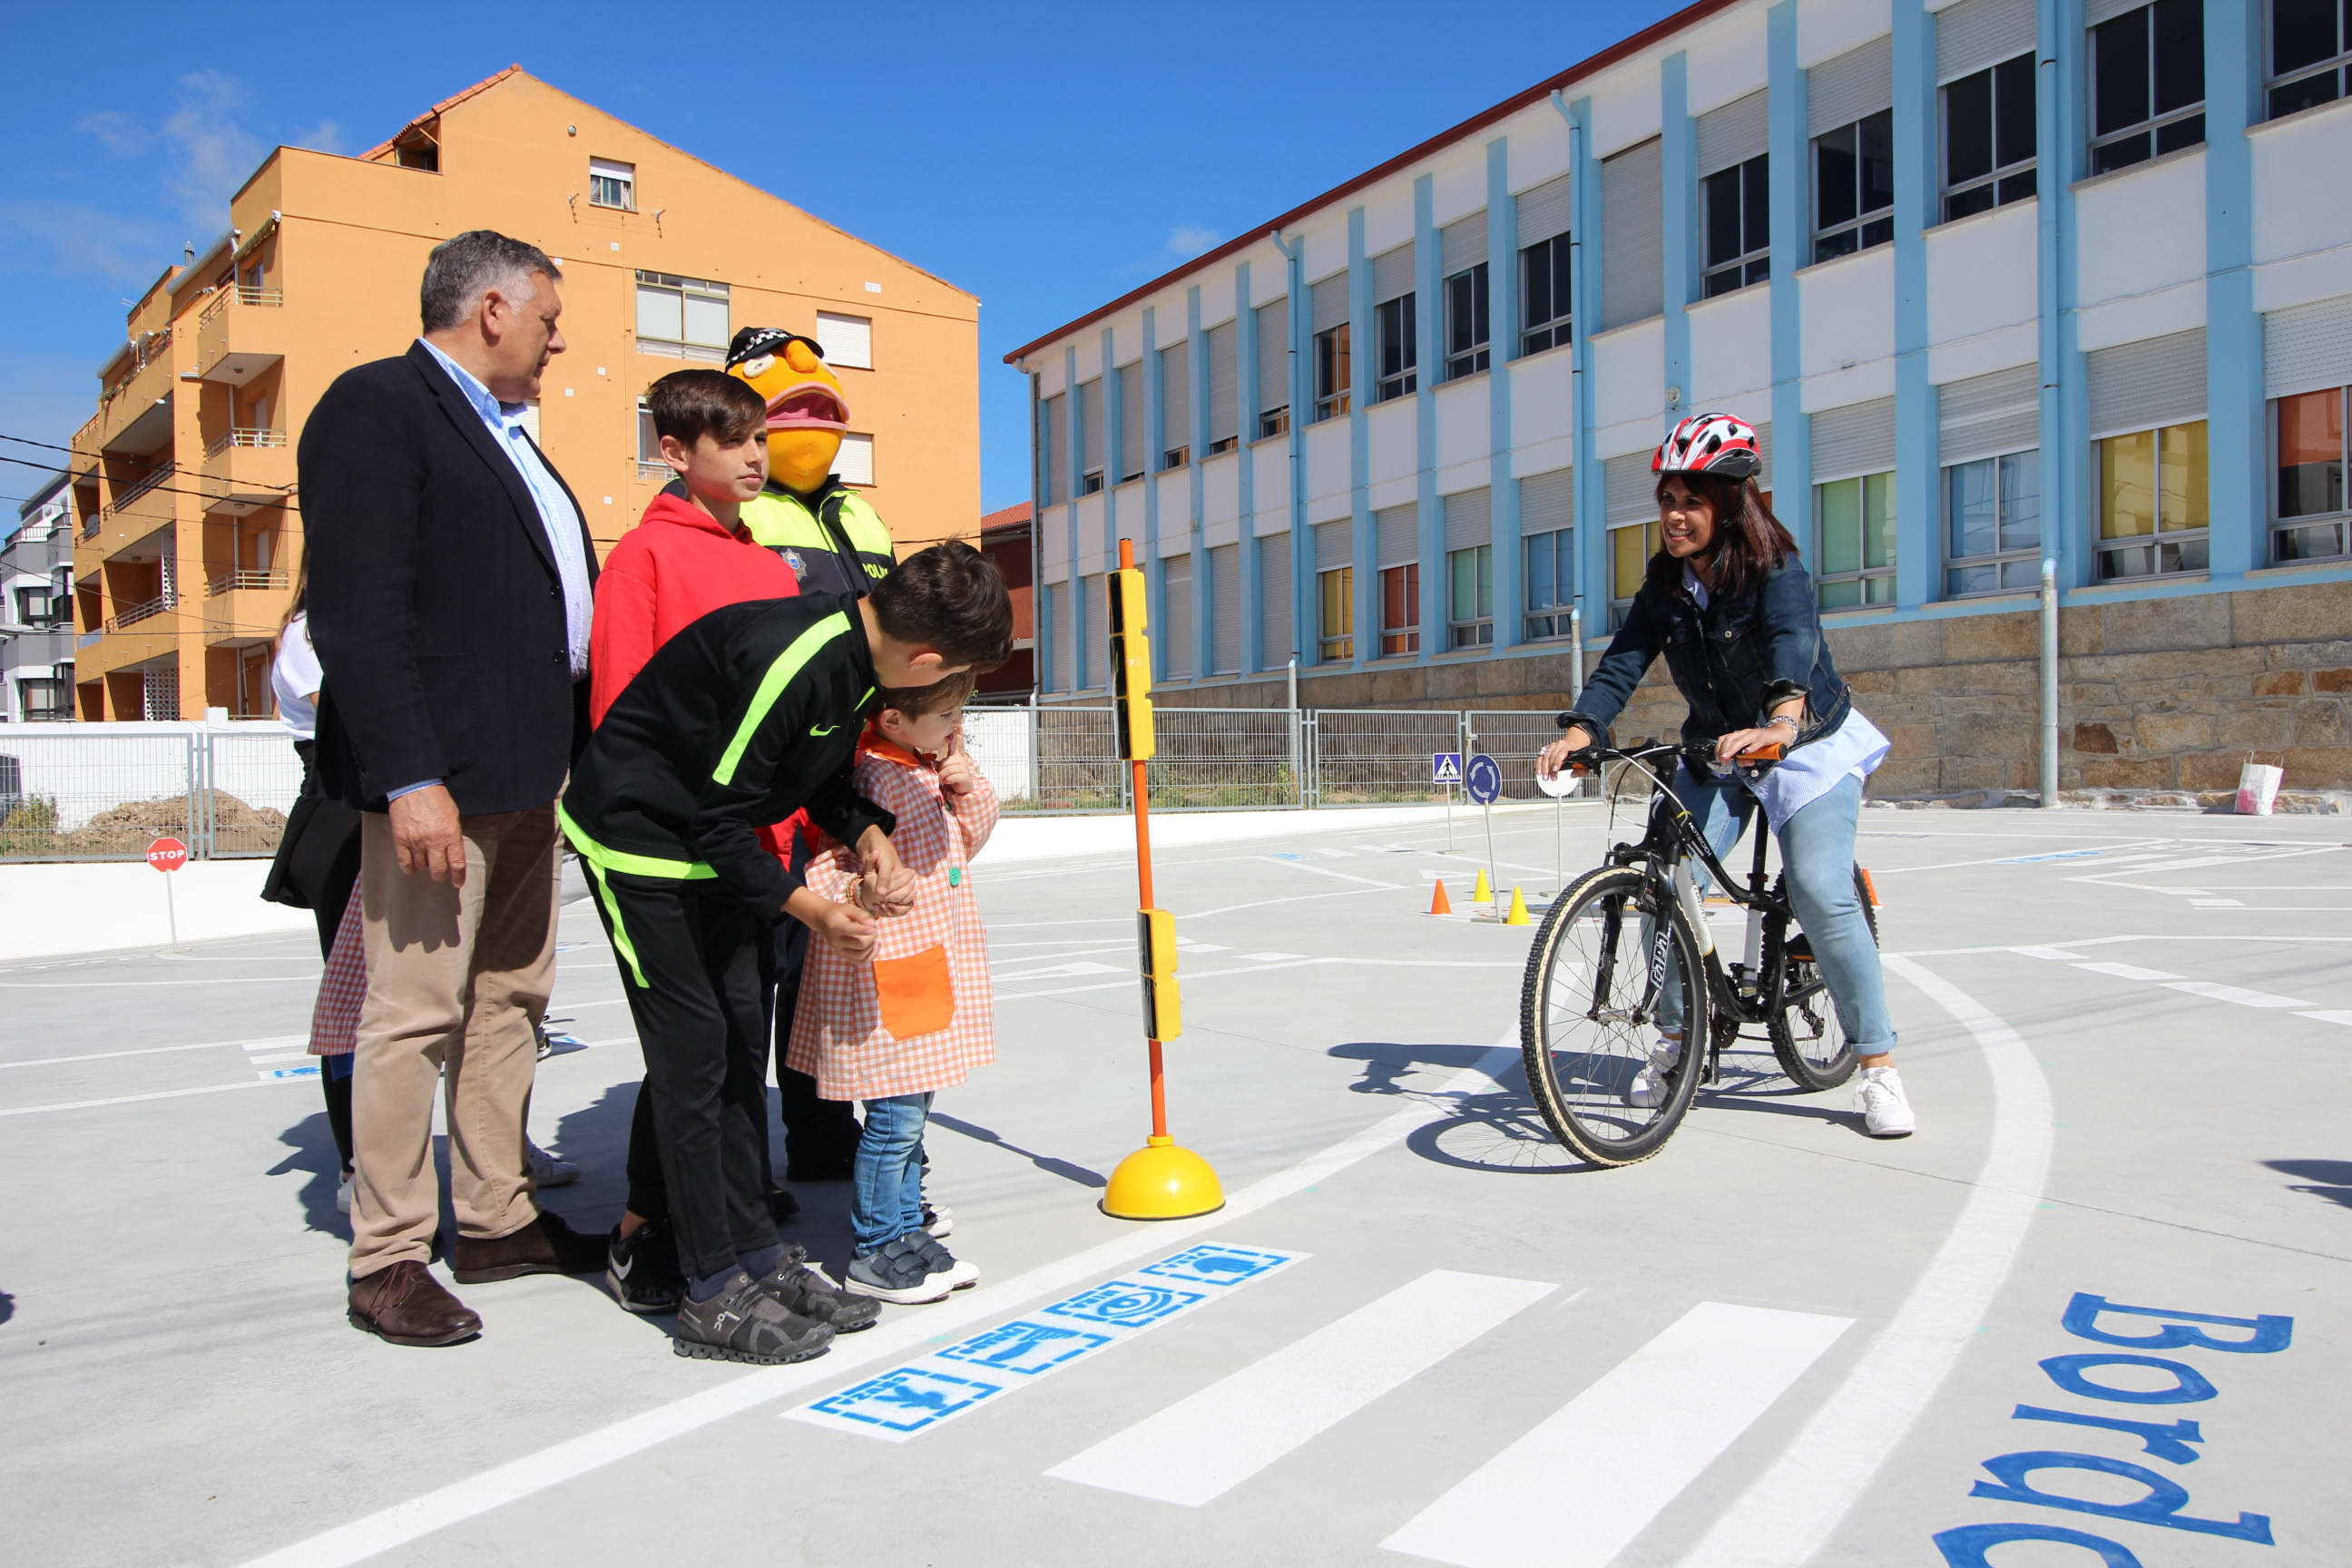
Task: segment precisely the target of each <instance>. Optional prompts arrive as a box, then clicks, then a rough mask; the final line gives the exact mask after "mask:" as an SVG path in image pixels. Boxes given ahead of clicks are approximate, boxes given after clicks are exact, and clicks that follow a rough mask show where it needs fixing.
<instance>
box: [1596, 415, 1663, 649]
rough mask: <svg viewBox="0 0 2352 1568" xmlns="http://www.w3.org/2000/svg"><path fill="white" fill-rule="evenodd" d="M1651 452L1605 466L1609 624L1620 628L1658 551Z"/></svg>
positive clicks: (1628, 455)
mask: <svg viewBox="0 0 2352 1568" xmlns="http://www.w3.org/2000/svg"><path fill="white" fill-rule="evenodd" d="M1651 456H1652V454H1651V453H1648V452H1628V453H1626V454H1625V455H1624V456H1622V457H1618V458H1606V459H1604V460H1603V461H1602V462H1601V519H1602V521H1605V522H1606V523H1607V524H1608V526H1609V602H1610V626H1612V628H1613V627H1616V626H1622V625H1623V624H1624V620H1625V611H1626V609H1627V608H1628V607H1629V606H1630V605H1632V604H1633V595H1636V594H1638V593H1640V592H1641V591H1642V577H1643V574H1644V573H1646V572H1647V571H1648V570H1649V563H1650V557H1651V556H1653V555H1654V554H1656V553H1657V552H1658V500H1657V476H1656V475H1654V474H1653V473H1652V472H1650V458H1651Z"/></svg>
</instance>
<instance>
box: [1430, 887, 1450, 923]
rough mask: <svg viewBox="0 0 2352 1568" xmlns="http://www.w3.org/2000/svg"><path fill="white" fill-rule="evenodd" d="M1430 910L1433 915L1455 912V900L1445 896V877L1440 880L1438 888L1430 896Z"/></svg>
mask: <svg viewBox="0 0 2352 1568" xmlns="http://www.w3.org/2000/svg"><path fill="white" fill-rule="evenodd" d="M1429 912H1430V913H1431V914H1433V915H1450V914H1452V913H1453V912H1454V904H1453V901H1452V900H1449V899H1448V898H1446V896H1445V883H1444V879H1440V880H1439V881H1438V884H1437V890H1436V891H1435V892H1433V893H1432V894H1431V895H1430V896H1429Z"/></svg>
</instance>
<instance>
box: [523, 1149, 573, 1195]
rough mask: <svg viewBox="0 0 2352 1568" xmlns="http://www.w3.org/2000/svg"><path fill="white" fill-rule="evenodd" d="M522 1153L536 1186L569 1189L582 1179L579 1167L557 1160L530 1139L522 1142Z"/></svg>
mask: <svg viewBox="0 0 2352 1568" xmlns="http://www.w3.org/2000/svg"><path fill="white" fill-rule="evenodd" d="M522 1152H523V1163H524V1164H525V1165H526V1166H528V1167H529V1168H530V1179H531V1184H533V1185H534V1186H541V1187H568V1186H570V1185H571V1184H572V1183H574V1182H576V1181H578V1180H579V1179H580V1167H579V1166H577V1165H573V1164H568V1163H565V1162H563V1161H562V1160H559V1159H557V1158H556V1157H555V1156H554V1155H552V1154H551V1153H549V1152H547V1151H546V1150H544V1149H542V1148H541V1147H540V1146H539V1145H538V1144H536V1143H534V1142H531V1141H530V1139H528V1138H526V1139H524V1140H523V1141H522Z"/></svg>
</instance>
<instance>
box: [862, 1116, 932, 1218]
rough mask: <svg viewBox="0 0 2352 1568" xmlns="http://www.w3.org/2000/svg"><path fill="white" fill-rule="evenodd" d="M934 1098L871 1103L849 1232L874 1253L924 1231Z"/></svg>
mask: <svg viewBox="0 0 2352 1568" xmlns="http://www.w3.org/2000/svg"><path fill="white" fill-rule="evenodd" d="M930 1113H931V1097H930V1095H929V1093H923V1094H899V1095H893V1096H891V1097H890V1098H889V1099H887V1100H867V1101H866V1131H865V1132H864V1133H863V1134H861V1135H860V1136H859V1138H858V1140H857V1158H856V1162H855V1163H853V1164H852V1166H851V1170H850V1181H851V1188H850V1195H849V1229H850V1234H851V1236H852V1237H854V1238H855V1239H856V1247H857V1250H858V1251H859V1252H861V1253H865V1252H871V1251H873V1250H874V1249H875V1248H876V1247H881V1246H882V1245H884V1244H885V1243H887V1242H891V1241H896V1240H897V1239H898V1237H902V1236H905V1235H907V1234H908V1232H910V1231H916V1230H920V1229H921V1228H922V1226H923V1123H924V1121H926V1120H927V1119H929V1116H930Z"/></svg>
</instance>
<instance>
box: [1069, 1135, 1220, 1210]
mask: <svg viewBox="0 0 2352 1568" xmlns="http://www.w3.org/2000/svg"><path fill="white" fill-rule="evenodd" d="M1099 1206H1100V1207H1101V1209H1102V1212H1103V1213H1105V1214H1107V1215H1110V1216H1111V1217H1112V1218H1113V1219H1191V1218H1192V1216H1194V1215H1204V1214H1214V1213H1216V1212H1217V1211H1218V1210H1219V1209H1221V1208H1223V1207H1224V1206H1225V1188H1224V1184H1223V1183H1222V1182H1220V1181H1218V1180H1217V1173H1216V1172H1215V1171H1214V1170H1213V1169H1212V1168H1211V1167H1210V1164H1209V1162H1207V1161H1206V1160H1203V1159H1202V1158H1201V1156H1199V1155H1198V1154H1195V1153H1194V1152H1192V1151H1191V1150H1190V1149H1185V1148H1181V1147H1179V1146H1178V1144H1177V1142H1176V1141H1175V1140H1174V1139H1173V1138H1158V1137H1155V1138H1152V1139H1150V1140H1149V1141H1148V1142H1146V1143H1145V1145H1144V1146H1143V1147H1142V1148H1140V1149H1138V1150H1137V1151H1136V1152H1134V1153H1132V1154H1129V1156H1128V1157H1127V1158H1126V1159H1124V1160H1121V1161H1120V1162H1119V1163H1118V1169H1117V1170H1116V1171H1113V1172H1112V1173H1110V1185H1109V1186H1108V1187H1106V1188H1105V1189H1104V1190H1103V1195H1102V1203H1101V1205H1099Z"/></svg>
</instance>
